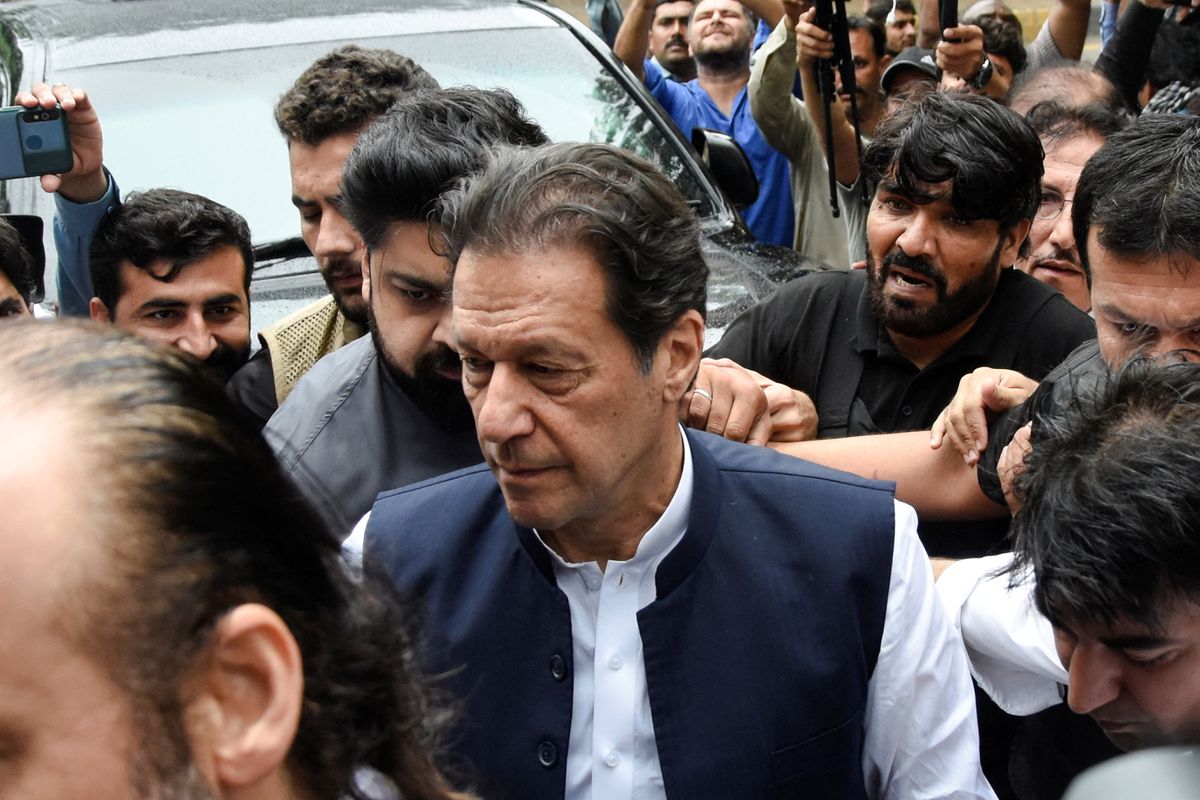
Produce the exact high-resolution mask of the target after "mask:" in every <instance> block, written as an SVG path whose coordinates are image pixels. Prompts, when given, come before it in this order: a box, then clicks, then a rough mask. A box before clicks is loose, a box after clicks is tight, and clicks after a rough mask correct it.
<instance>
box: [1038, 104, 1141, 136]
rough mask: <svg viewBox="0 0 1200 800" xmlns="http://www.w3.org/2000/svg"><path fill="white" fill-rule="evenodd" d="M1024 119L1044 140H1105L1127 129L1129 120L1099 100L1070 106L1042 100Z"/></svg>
mask: <svg viewBox="0 0 1200 800" xmlns="http://www.w3.org/2000/svg"><path fill="white" fill-rule="evenodd" d="M1025 121H1026V122H1028V123H1029V124H1030V125H1031V126H1033V129H1034V130H1035V131H1037V135H1038V136H1040V137H1041V138H1042V140H1043V141H1047V142H1061V141H1064V140H1066V139H1073V138H1075V137H1076V136H1095V137H1097V138H1099V139H1108V137H1110V136H1112V135H1113V134H1114V133H1116V132H1117V131H1123V130H1125V129H1126V128H1128V127H1129V123H1130V122H1131V121H1132V120H1131V119H1130V117H1129V115H1128V114H1126V113H1124V112H1122V111H1116V110H1114V109H1113V108H1111V107H1109V106H1106V105H1101V104H1099V103H1089V104H1088V105H1085V106H1073V105H1065V104H1063V103H1060V102H1058V101H1057V100H1044V101H1042V102H1041V103H1038V104H1037V105H1036V106H1034V107H1033V108H1031V109H1029V113H1028V114H1026V115H1025Z"/></svg>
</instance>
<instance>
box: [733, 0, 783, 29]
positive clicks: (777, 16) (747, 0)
mask: <svg viewBox="0 0 1200 800" xmlns="http://www.w3.org/2000/svg"><path fill="white" fill-rule="evenodd" d="M742 5H744V6H745V7H746V8H748V9H750V10H751V11H753V12H754V13H755V14H757V15H758V17H759V19H761V20H762V21H763V22H765V23H767V25H768V26H769V27H771V28H774V27H775V26H776V25H778V24H779V20H781V19H783V7H784V5H785V4H784V2H783V0H742Z"/></svg>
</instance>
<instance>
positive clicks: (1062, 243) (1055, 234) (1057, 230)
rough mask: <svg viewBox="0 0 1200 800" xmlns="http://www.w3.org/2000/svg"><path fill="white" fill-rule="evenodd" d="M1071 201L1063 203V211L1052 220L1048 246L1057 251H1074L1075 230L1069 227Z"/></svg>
mask: <svg viewBox="0 0 1200 800" xmlns="http://www.w3.org/2000/svg"><path fill="white" fill-rule="evenodd" d="M1071 202H1072V201H1071V200H1070V199H1067V200H1064V201H1063V209H1062V211H1060V212H1059V214H1058V217H1057V218H1056V219H1055V220H1054V223H1053V224H1054V227H1053V228H1051V230H1050V244H1052V245H1054V246H1055V247H1057V248H1058V249H1059V250H1074V249H1075V229H1074V227H1072V225H1071V207H1072V206H1071Z"/></svg>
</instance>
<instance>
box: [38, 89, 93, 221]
mask: <svg viewBox="0 0 1200 800" xmlns="http://www.w3.org/2000/svg"><path fill="white" fill-rule="evenodd" d="M15 101H16V103H17V105H20V106H24V107H25V108H37V107H38V106H41V107H42V108H54V106H55V105H60V106H62V109H63V110H64V111H66V112H67V132H68V135H69V136H70V137H71V154H72V155H73V156H74V162H75V163H74V166H73V167H72V168H71V171H70V172H66V173H63V174H62V175H43V176H42V179H41V183H42V189H44V190H45V191H47V192H58V193H59V194H61V195H62V196H63V197H65V198H66V199H68V200H70V201H72V202H75V203H91V202H93V201H95V200H99V199H100V198H101V197H102V196H103V195H104V193H105V192H106V191H107V190H108V176H107V175H105V174H104V138H103V136H102V135H101V132H100V118H99V117H98V116H97V115H96V109H95V108H93V107H92V101H91V99H90V98H89V97H88V94H87V92H86V91H84V90H83V89H79V88H74V89H72V88H71V87H69V86H67V85H65V84H62V83H56V84H54V85H53V86H48V85H46V84H44V83H38V84H35V85H34V86H33V88H32V89H30V90H29V91H28V92H20V93H18V94H17V96H16V98H15Z"/></svg>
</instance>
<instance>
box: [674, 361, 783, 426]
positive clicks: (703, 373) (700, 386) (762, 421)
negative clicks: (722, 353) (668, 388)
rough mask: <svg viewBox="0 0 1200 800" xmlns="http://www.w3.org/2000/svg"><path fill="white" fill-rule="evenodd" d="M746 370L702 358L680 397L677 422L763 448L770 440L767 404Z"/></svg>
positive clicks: (768, 405)
mask: <svg viewBox="0 0 1200 800" xmlns="http://www.w3.org/2000/svg"><path fill="white" fill-rule="evenodd" d="M756 374H757V373H752V372H751V371H750V370H748V369H745V368H744V367H742V366H739V365H738V364H736V363H734V362H733V361H730V360H729V359H727V358H722V359H716V360H715V359H711V358H705V359H702V360H701V361H700V370H699V372H698V373H697V374H696V380H695V381H694V382H693V384H692V385H693V387H694V388H693V389H692V390H691V391H689V392H688V393H687V394H685V395H684V396H683V401H682V404H681V405H680V413H679V416H680V419H682V420H683V422H684V423H685V424H686V425H688V427H691V428H698V429H700V430H706V431H708V432H709V433H714V434H716V435H718V436H724V437H725V438H726V439H732V440H734V441H736V442H746V443H748V444H756V445H763V444H766V443H767V442H768V441H769V440H770V438H771V414H770V402H769V401H768V399H767V395H766V392H764V391H763V389H762V387H761V386H759V382H758V379H757V378H755V377H754V376H755V375H756Z"/></svg>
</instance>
